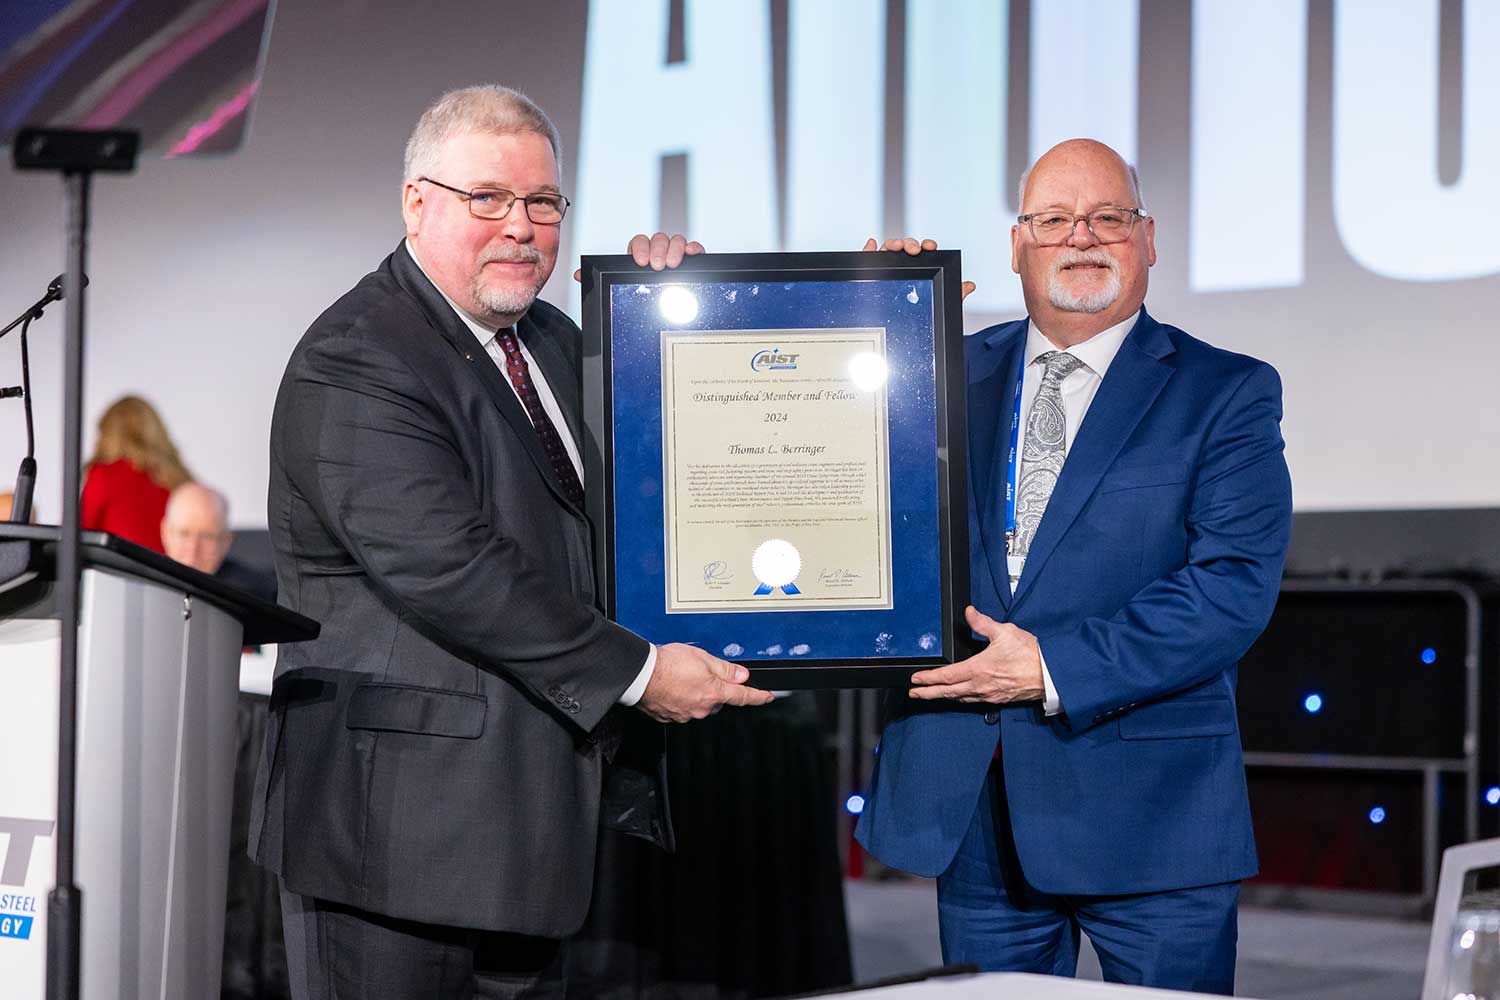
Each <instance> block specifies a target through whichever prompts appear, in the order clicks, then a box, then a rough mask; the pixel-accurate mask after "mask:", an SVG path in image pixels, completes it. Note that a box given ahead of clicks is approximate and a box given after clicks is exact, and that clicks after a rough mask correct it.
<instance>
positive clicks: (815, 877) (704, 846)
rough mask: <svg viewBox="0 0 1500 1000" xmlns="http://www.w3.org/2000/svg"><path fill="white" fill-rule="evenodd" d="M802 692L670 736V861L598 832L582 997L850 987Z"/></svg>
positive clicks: (820, 772)
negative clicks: (600, 836)
mask: <svg viewBox="0 0 1500 1000" xmlns="http://www.w3.org/2000/svg"><path fill="white" fill-rule="evenodd" d="M822 745H823V736H822V731H821V729H820V727H819V724H818V718H817V709H816V704H815V702H814V700H813V696H812V695H811V694H809V693H805V692H804V693H798V694H794V695H792V696H790V697H787V698H782V699H779V700H778V701H777V702H776V703H775V704H773V705H770V706H767V707H765V708H757V709H734V708H726V709H724V710H723V711H722V712H720V713H719V714H718V715H716V716H713V717H712V718H709V719H705V720H703V721H702V722H693V723H688V724H686V725H682V726H670V727H668V729H667V760H668V776H669V783H668V791H669V795H670V799H671V807H672V819H673V823H674V825H675V827H676V831H677V852H676V853H675V854H666V853H665V852H663V851H660V850H658V849H656V848H655V847H653V846H651V845H650V844H647V843H645V842H643V841H640V840H637V839H635V838H632V837H627V836H624V835H622V834H617V833H613V832H609V831H606V832H605V833H604V835H603V839H602V840H601V843H600V851H599V860H598V864H597V868H596V878H595V888H594V901H593V905H592V907H591V909H590V912H589V916H588V921H587V923H586V924H585V926H584V928H583V930H582V932H581V933H579V934H578V936H577V937H576V938H574V940H573V941H572V942H571V943H570V944H569V949H568V962H569V981H570V983H571V984H572V985H573V987H574V988H575V989H576V991H577V995H579V996H596V997H621V998H624V997H684V998H697V997H703V998H732V997H764V996H785V995H788V994H793V993H801V992H808V991H811V990H816V989H824V988H828V987H833V986H840V985H844V984H846V983H848V982H849V981H850V980H851V978H852V976H851V969H850V960H849V935H848V928H847V924H846V922H845V916H844V897H843V877H842V871H841V869H840V864H839V854H838V841H837V822H836V820H837V813H836V810H837V808H838V803H836V802H835V801H834V795H835V793H834V786H833V780H832V777H833V776H832V768H831V764H830V762H829V761H828V760H827V759H826V757H825V755H824V753H823V749H822Z"/></svg>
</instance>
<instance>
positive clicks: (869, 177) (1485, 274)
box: [0, 0, 1500, 527]
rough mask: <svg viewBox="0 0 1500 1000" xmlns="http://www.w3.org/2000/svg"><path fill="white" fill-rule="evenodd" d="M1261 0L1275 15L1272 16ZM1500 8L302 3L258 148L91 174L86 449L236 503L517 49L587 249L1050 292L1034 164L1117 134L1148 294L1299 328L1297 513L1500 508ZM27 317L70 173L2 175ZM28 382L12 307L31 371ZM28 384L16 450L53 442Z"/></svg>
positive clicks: (564, 270)
mask: <svg viewBox="0 0 1500 1000" xmlns="http://www.w3.org/2000/svg"><path fill="white" fill-rule="evenodd" d="M1241 7H1250V8H1253V9H1251V10H1238V8H1241ZM1497 11H1500V8H1496V7H1495V5H1489V4H1486V3H1484V2H1482V0H1469V2H1467V3H1465V2H1455V0H1446V2H1440V0H1430V2H1423V0H1399V2H1392V3H1381V2H1375V0H1366V2H1359V3H1355V2H1352V0H1350V2H1346V3H1342V4H1337V5H1336V4H1335V3H1333V2H1332V0H1266V2H1264V3H1260V4H1255V5H1238V4H1236V5H1231V4H1226V3H1220V2H1218V0H1196V2H1194V0H1171V2H1153V0H1145V2H1142V3H1141V4H1139V5H1136V4H1133V3H1129V2H1127V0H1045V2H1044V0H1031V2H1030V3H1026V2H1024V0H1023V2H1016V3H1006V2H1004V0H860V2H857V3H856V2H849V3H843V2H840V3H835V2H833V0H771V2H766V0H746V2H730V0H676V2H674V0H598V2H595V3H594V4H592V5H590V4H586V3H584V2H581V0H535V2H521V0H512V2H509V3H506V4H495V3H489V2H481V0H468V2H465V0H429V2H426V3H424V4H421V5H419V6H418V7H412V6H411V5H409V4H396V3H394V2H390V0H322V2H318V3H313V2H310V0H300V2H299V0H282V2H281V3H280V5H279V10H278V14H277V18H278V20H277V23H276V26H275V29H274V32H273V35H272V42H271V51H270V58H269V61H268V64H267V71H266V77H265V81H264V85H263V87H262V90H261V98H260V103H259V106H258V108H257V111H256V116H255V119H254V121H253V123H252V127H251V132H250V136H249V139H248V141H247V143H246V145H245V147H244V149H243V150H242V151H241V152H240V153H239V154H238V155H237V156H235V157H232V158H228V159H220V160H197V161H189V162H184V161H161V160H154V159H151V160H146V161H145V162H143V163H142V165H141V167H140V169H139V170H138V171H137V173H136V174H134V175H132V176H128V177H105V178H101V179H100V180H99V181H98V182H97V183H96V185H95V200H94V209H95V210H94V228H93V242H92V254H91V264H90V271H91V277H92V280H93V283H92V284H91V286H90V287H89V299H88V319H89V330H90V334H89V344H88V350H89V363H88V370H87V400H86V406H85V410H86V415H87V417H88V419H89V421H90V424H91V426H90V429H89V433H88V435H87V437H86V440H85V448H86V449H87V448H89V447H91V445H92V443H93V430H92V422H93V421H95V420H97V417H98V415H99V414H100V413H101V412H102V411H103V409H104V407H105V406H107V405H108V403H109V402H110V401H112V400H113V399H114V398H116V397H117V396H119V395H120V394H122V393H126V392H138V393H141V394H143V395H145V396H146V397H147V398H149V399H151V400H152V401H153V402H154V403H155V404H156V405H157V407H158V408H159V409H160V410H161V412H162V414H163V416H164V417H165V418H166V420H167V422H168V425H169V427H170V428H171V431H172V433H173V435H174V436H175V438H176V439H177V441H178V443H179V445H180V446H181V448H182V451H183V454H184V457H185V459H186V461H187V462H188V464H189V467H190V468H191V469H192V470H193V471H194V472H195V473H196V474H197V475H198V476H199V477H200V478H201V479H203V480H204V481H206V482H209V483H211V484H214V485H216V486H218V487H220V488H221V489H223V490H224V491H225V492H226V493H227V494H228V495H229V497H230V500H231V503H232V506H233V520H234V522H235V524H236V525H237V526H240V527H259V526H263V525H264V523H265V512H264V510H265V487H266V466H267V462H266V435H267V427H268V424H269V419H270V413H271V406H272V402H273V400H274V396H275V391H276V385H277V382H278V380H279V378H280V374H281V370H282V367H283V365H284V363H285V360H286V357H287V355H288V354H289V352H290V350H291V348H292V346H293V345H294V344H295V342H296V340H297V338H298V337H299V336H300V335H301V333H302V331H303V330H304V329H305V328H306V327H307V325H308V324H309V323H310V322H311V321H312V320H313V319H314V318H315V317H316V316H317V315H318V313H319V312H320V311H321V310H322V309H324V308H325V307H326V306H327V305H328V304H329V303H331V302H332V301H333V300H334V299H335V298H336V297H337V296H338V295H339V294H341V293H342V292H343V291H345V290H346V289H347V288H348V287H349V286H351V285H352V284H353V283H354V282H355V281H356V280H357V279H358V278H359V276H360V275H362V274H363V273H365V272H366V271H368V270H370V269H371V268H372V267H373V266H374V265H375V264H376V263H378V261H379V260H380V258H381V257H382V256H383V255H384V254H386V253H387V252H389V251H390V249H391V248H392V247H394V246H395V244H396V243H397V241H398V240H399V239H400V236H401V226H400V217H399V213H398V193H399V183H400V158H401V147H402V144H403V143H404V141H405V138H406V134H407V132H408V131H409V129H410V127H411V124H412V122H413V121H414V119H415V117H416V115H417V114H418V113H419V112H420V110H421V109H422V107H423V106H424V105H425V104H426V103H427V102H428V101H429V100H431V99H432V98H433V97H434V96H436V95H437V94H438V93H440V92H441V91H442V90H444V89H446V88H449V87H452V86H459V85H463V84H467V83H471V82H477V81H485V80H497V81H500V82H503V83H507V84H511V85H513V86H518V87H521V88H522V89H524V90H526V91H527V92H529V93H530V94H531V95H532V96H533V97H534V98H536V99H537V100H538V102H539V103H541V104H542V105H543V107H545V108H547V109H548V111H549V112H550V113H551V114H552V115H553V116H554V118H555V119H556V120H557V123H558V125H559V127H560V129H561V130H562V133H563V139H564V145H565V150H564V155H565V167H564V174H565V177H564V187H565V190H567V191H568V192H569V193H571V194H573V195H574V197H575V200H576V201H577V203H578V204H577V206H576V207H575V209H574V212H573V213H572V214H571V215H570V217H569V219H568V221H567V222H566V223H565V226H566V227H567V233H566V235H565V238H564V247H563V259H562V262H561V263H560V265H559V267H558V274H557V277H555V278H554V280H553V281H552V283H551V284H550V285H549V286H548V289H547V290H546V292H545V295H546V297H547V298H549V299H550V300H552V301H554V302H557V303H558V304H560V305H563V306H565V307H567V306H569V305H570V303H572V302H573V301H574V300H576V292H575V291H574V290H573V289H572V288H571V287H570V286H571V279H570V277H568V276H569V275H571V272H572V269H573V267H574V266H576V258H577V256H578V254H579V253H580V252H618V251H619V250H621V249H622V248H623V246H624V243H625V240H626V239H627V238H628V237H629V235H630V234H631V233H632V232H635V231H638V230H650V229H653V228H655V227H657V226H659V225H667V226H683V227H686V228H687V229H688V230H689V231H690V232H691V234H692V235H693V236H695V237H697V238H699V239H701V240H703V242H704V243H706V244H707V245H708V246H709V248H710V249H711V250H713V249H719V250H764V249H775V248H777V247H786V248H789V249H793V248H794V249H847V248H852V247H855V246H857V245H859V243H860V242H862V241H863V238H864V237H865V236H867V235H870V234H872V233H876V232H879V233H880V234H883V235H889V234H895V233H900V232H913V233H917V234H922V235H934V236H936V237H937V238H938V239H939V240H940V241H942V242H943V243H944V244H945V245H948V246H957V247H959V248H960V249H962V250H963V251H964V253H965V264H966V272H967V273H966V277H971V278H973V279H974V280H975V281H977V282H979V284H980V286H981V289H980V292H979V293H978V294H977V295H976V296H975V297H974V298H973V299H971V301H970V303H969V306H968V308H967V309H966V326H967V328H968V329H969V330H970V331H973V330H976V329H979V328H981V327H983V326H986V325H989V324H990V323H994V322H999V321H1001V320H1003V319H1008V318H1013V317H1015V316H1017V315H1019V314H1020V309H1019V308H1018V302H1019V296H1018V292H1017V289H1016V286H1015V283H1014V277H1013V276H1012V275H1010V273H1009V267H1008V265H1009V253H1008V217H1009V216H1013V215H1014V213H1015V206H1014V204H1013V202H1014V198H1015V196H1014V194H1013V193H1012V192H1013V191H1014V187H1015V181H1016V179H1017V176H1018V174H1019V172H1020V170H1021V169H1022V168H1023V167H1024V165H1025V163H1026V161H1027V160H1029V159H1030V158H1031V157H1032V156H1034V155H1035V154H1036V153H1038V152H1040V151H1041V150H1042V149H1045V148H1046V146H1047V145H1050V144H1051V143H1052V142H1053V141H1056V140H1057V139H1060V138H1065V137H1067V136H1069V135H1074V134H1090V135H1097V136H1099V137H1101V138H1104V139H1106V140H1108V141H1111V142H1112V143H1114V144H1116V145H1117V146H1118V147H1120V148H1121V149H1122V150H1123V151H1125V152H1126V153H1127V154H1128V155H1131V156H1132V157H1133V158H1134V159H1136V160H1137V161H1138V162H1139V164H1140V167H1141V171H1142V176H1143V180H1144V184H1145V194H1146V203H1147V207H1148V208H1149V209H1150V210H1151V212H1152V213H1153V214H1154V215H1155V217H1156V218H1157V249H1158V252H1159V255H1160V262H1159V264H1158V266H1157V267H1156V269H1155V270H1154V272H1153V275H1152V284H1151V294H1150V296H1149V297H1148V299H1147V306H1148V308H1150V309H1151V311H1152V312H1153V313H1154V314H1155V315H1156V316H1157V317H1158V318H1160V319H1163V320H1165V321H1167V322H1171V323H1174V324H1176V325H1178V326H1182V327H1184V328H1185V329H1187V330H1189V331H1190V332H1192V333H1195V334H1197V335H1198V336H1200V337H1203V338H1205V339H1207V340H1209V341H1211V342H1213V343H1216V344H1219V345H1222V346H1225V347H1228V348H1232V349H1234V350H1240V351H1244V352H1247V353H1251V354H1254V355H1256V356H1259V357H1262V358H1265V359H1266V360H1268V361H1271V362H1272V363H1274V364H1275V365H1276V366H1277V367H1278V369H1279V370H1280V371H1281V373H1282V376H1283V379H1284V382H1285V388H1286V420H1285V423H1284V429H1285V432H1286V436H1287V441H1288V456H1289V460H1290V462H1291V465H1292V472H1293V479H1294V482H1295V486H1296V495H1297V504H1298V507H1299V509H1301V510H1329V509H1390V508H1408V507H1464V506H1500V419H1497V418H1500V404H1497V401H1496V392H1495V389H1494V386H1493V383H1494V382H1495V380H1496V376H1497V375H1500V337H1497V336H1496V333H1495V329H1494V327H1495V323H1494V321H1493V319H1492V312H1493V306H1494V303H1496V302H1497V301H1500V256H1497V255H1500V251H1497V250H1496V247H1497V246H1500V242H1497V241H1496V240H1495V239H1494V238H1493V233H1494V232H1496V222H1497V221H1500V219H1497V218H1492V216H1495V215H1497V214H1500V208H1497V207H1496V206H1500V200H1496V199H1495V198H1494V197H1493V192H1492V191H1491V190H1490V188H1492V186H1493V183H1494V178H1495V177H1500V64H1497V63H1495V61H1494V60H1493V59H1489V60H1488V65H1487V64H1486V62H1485V60H1484V59H1482V58H1479V57H1478V55H1479V54H1480V53H1483V52H1485V51H1491V52H1492V51H1493V50H1494V49H1495V48H1496V47H1497V45H1500V12H1497ZM0 206H3V215H0V218H3V219H4V224H3V228H0V313H4V319H9V317H10V316H11V315H14V314H15V313H17V312H19V311H20V310H21V309H22V308H24V307H25V305H26V304H27V303H29V302H31V301H33V300H34V299H35V298H36V297H37V296H38V295H40V294H41V291H42V290H43V289H44V288H45V287H46V284H47V282H48V281H49V280H50V279H51V278H52V277H53V275H55V274H56V273H57V272H58V271H60V270H62V266H63V265H62V262H63V247H62V240H61V224H62V210H63V203H62V194H61V184H60V182H59V180H58V179H57V178H56V177H53V176H48V175H34V174H20V173H16V172H15V171H14V170H13V169H12V168H10V167H9V166H8V165H7V166H6V167H5V168H3V169H0ZM61 335H62V310H61V308H60V307H55V308H54V310H53V311H51V312H49V314H48V315H47V316H46V317H45V318H44V319H43V320H42V321H41V322H39V323H37V324H35V325H34V327H33V330H32V338H31V339H32V368H33V377H34V379H35V382H36V398H35V403H36V415H37V418H38V421H39V428H38V430H39V433H38V458H39V461H40V463H41V468H42V472H41V479H40V483H39V487H38V496H37V502H38V505H39V507H40V511H41V515H42V516H43V518H44V519H55V517H56V515H57V513H58V511H59V510H60V506H61V503H60V493H59V482H60V476H59V474H58V465H59V460H60V433H59V427H58V423H59V414H60V408H61V401H60V384H61V383H60V379H59V377H58V373H59V369H60V364H61V358H60V347H61V340H62V336H61ZM19 381H20V377H19V357H18V344H17V341H16V338H15V337H14V335H12V336H11V337H9V338H7V339H6V340H5V341H3V342H0V384H14V383H17V382H19ZM24 441H25V439H24V434H23V431H22V424H21V407H20V404H19V402H17V401H14V400H7V401H3V402H0V481H3V480H8V479H9V477H10V476H11V475H13V470H14V468H15V466H16V464H17V462H18V461H19V459H20V456H21V455H22V453H23V449H24Z"/></svg>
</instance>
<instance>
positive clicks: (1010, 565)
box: [1005, 556, 1026, 582]
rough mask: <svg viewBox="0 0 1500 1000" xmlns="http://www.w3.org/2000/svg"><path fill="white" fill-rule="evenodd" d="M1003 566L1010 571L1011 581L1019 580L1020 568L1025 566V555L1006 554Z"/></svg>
mask: <svg viewBox="0 0 1500 1000" xmlns="http://www.w3.org/2000/svg"><path fill="white" fill-rule="evenodd" d="M1005 567H1006V570H1007V571H1008V572H1009V573H1010V578H1011V581H1012V582H1014V581H1016V580H1019V579H1021V570H1023V569H1025V568H1026V557H1025V556H1006V557H1005Z"/></svg>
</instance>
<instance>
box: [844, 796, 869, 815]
mask: <svg viewBox="0 0 1500 1000" xmlns="http://www.w3.org/2000/svg"><path fill="white" fill-rule="evenodd" d="M844 808H845V809H847V810H849V815H851V816H858V815H859V814H860V813H862V812H864V811H865V797H864V796H863V795H851V796H849V798H848V799H847V800H846V801H845V802H844Z"/></svg>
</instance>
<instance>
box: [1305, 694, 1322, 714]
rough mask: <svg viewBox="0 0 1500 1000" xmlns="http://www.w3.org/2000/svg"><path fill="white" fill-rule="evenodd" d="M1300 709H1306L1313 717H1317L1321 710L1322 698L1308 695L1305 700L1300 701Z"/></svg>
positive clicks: (1316, 695) (1317, 695)
mask: <svg viewBox="0 0 1500 1000" xmlns="http://www.w3.org/2000/svg"><path fill="white" fill-rule="evenodd" d="M1302 707H1303V708H1305V709H1307V710H1308V712H1310V713H1312V714H1313V715H1317V714H1318V713H1319V712H1321V711H1322V710H1323V696H1322V695H1320V694H1310V695H1308V696H1307V697H1306V698H1304V699H1302Z"/></svg>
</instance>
